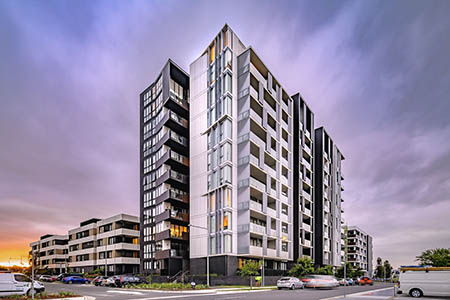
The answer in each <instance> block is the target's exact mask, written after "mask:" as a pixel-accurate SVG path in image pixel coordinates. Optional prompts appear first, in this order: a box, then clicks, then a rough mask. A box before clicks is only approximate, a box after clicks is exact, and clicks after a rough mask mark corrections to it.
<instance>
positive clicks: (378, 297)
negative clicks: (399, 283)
mask: <svg viewBox="0 0 450 300" xmlns="http://www.w3.org/2000/svg"><path fill="white" fill-rule="evenodd" d="M390 289H392V287H388V288H382V289H376V290H367V291H362V292H358V293H353V294H348V295H346V297H359V298H367V299H389V298H391V296H365V295H364V294H367V293H375V292H381V291H387V290H390ZM340 298H345V297H344V295H340V296H335V297H330V298H322V299H320V300H332V299H340Z"/></svg>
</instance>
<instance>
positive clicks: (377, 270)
mask: <svg viewBox="0 0 450 300" xmlns="http://www.w3.org/2000/svg"><path fill="white" fill-rule="evenodd" d="M375 277H377V278H383V277H384V266H383V260H382V259H381V257H378V258H377V267H376V268H375Z"/></svg>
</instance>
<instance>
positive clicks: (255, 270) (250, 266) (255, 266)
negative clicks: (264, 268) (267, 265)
mask: <svg viewBox="0 0 450 300" xmlns="http://www.w3.org/2000/svg"><path fill="white" fill-rule="evenodd" d="M260 267H261V262H260V261H255V260H247V261H246V262H245V264H244V265H243V266H242V268H241V271H240V273H241V276H242V277H250V287H253V281H252V276H255V275H258V274H259V268H260Z"/></svg>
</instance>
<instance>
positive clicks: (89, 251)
mask: <svg viewBox="0 0 450 300" xmlns="http://www.w3.org/2000/svg"><path fill="white" fill-rule="evenodd" d="M68 245H69V251H68V255H69V267H70V269H71V271H73V272H80V273H86V272H90V271H93V270H95V269H97V268H102V269H104V268H105V267H106V270H107V272H108V274H123V273H138V272H139V263H140V260H139V218H138V217H136V216H131V215H126V214H119V215H115V216H112V217H110V218H106V219H103V220H102V219H95V218H93V219H89V220H87V221H84V222H81V223H80V227H77V228H74V229H72V230H69V243H68Z"/></svg>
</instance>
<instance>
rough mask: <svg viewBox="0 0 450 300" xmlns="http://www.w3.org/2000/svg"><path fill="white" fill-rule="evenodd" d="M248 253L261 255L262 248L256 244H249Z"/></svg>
mask: <svg viewBox="0 0 450 300" xmlns="http://www.w3.org/2000/svg"><path fill="white" fill-rule="evenodd" d="M249 254H250V255H254V256H259V257H261V256H262V255H263V248H262V247H257V246H249Z"/></svg>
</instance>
